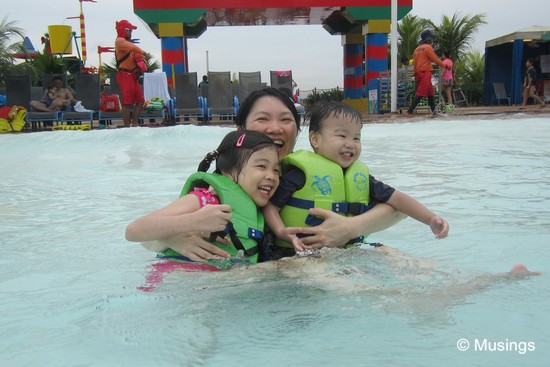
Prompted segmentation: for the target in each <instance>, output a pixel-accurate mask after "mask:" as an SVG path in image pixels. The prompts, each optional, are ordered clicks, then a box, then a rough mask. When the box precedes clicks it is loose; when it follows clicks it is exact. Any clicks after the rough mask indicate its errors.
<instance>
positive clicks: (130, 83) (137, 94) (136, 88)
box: [116, 71, 145, 105]
mask: <svg viewBox="0 0 550 367" xmlns="http://www.w3.org/2000/svg"><path fill="white" fill-rule="evenodd" d="M116 80H117V82H118V86H119V87H120V94H121V100H122V104H126V105H127V104H137V103H143V102H145V99H144V98H143V90H142V89H141V85H140V84H139V82H138V81H137V79H136V77H135V76H134V74H132V73H127V72H125V71H119V72H117V73H116Z"/></svg>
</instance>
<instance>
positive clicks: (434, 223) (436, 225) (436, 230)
mask: <svg viewBox="0 0 550 367" xmlns="http://www.w3.org/2000/svg"><path fill="white" fill-rule="evenodd" d="M430 229H431V230H432V232H433V234H435V238H437V239H441V238H445V237H447V234H448V233H449V223H447V221H446V220H445V219H443V218H441V217H440V216H437V215H436V216H435V217H433V218H432V220H430Z"/></svg>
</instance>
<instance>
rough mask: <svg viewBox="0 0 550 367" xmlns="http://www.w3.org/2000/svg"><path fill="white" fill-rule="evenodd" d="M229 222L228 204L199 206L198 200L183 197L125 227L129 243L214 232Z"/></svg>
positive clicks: (194, 197) (188, 196)
mask: <svg viewBox="0 0 550 367" xmlns="http://www.w3.org/2000/svg"><path fill="white" fill-rule="evenodd" d="M230 219H231V207H230V206H229V205H206V206H204V207H202V208H201V207H200V203H199V198H198V197H197V196H195V195H185V196H183V197H181V198H179V199H178V200H176V201H174V202H173V203H171V204H169V205H168V206H166V207H164V208H162V209H159V210H157V211H154V212H152V213H150V214H148V215H145V216H144V217H141V218H139V219H137V220H135V221H134V222H132V223H130V224H129V225H128V227H126V239H127V240H128V241H133V242H143V241H154V240H163V239H169V238H173V237H176V236H178V235H181V234H184V233H189V232H206V233H208V234H209V233H211V232H217V231H221V230H223V229H225V226H226V225H227V222H228V221H229V220H230Z"/></svg>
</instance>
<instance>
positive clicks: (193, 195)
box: [126, 130, 279, 263]
mask: <svg viewBox="0 0 550 367" xmlns="http://www.w3.org/2000/svg"><path fill="white" fill-rule="evenodd" d="M213 160H216V170H215V171H214V173H206V171H207V170H208V168H209V167H210V164H211V163H212V161H213ZM278 185H279V157H278V155H277V146H276V145H275V143H274V142H273V140H271V138H269V137H268V136H267V135H265V134H262V133H259V132H256V131H250V130H239V131H234V132H231V133H229V134H227V135H226V136H225V138H224V139H223V140H222V142H221V144H220V146H219V147H218V148H217V149H216V150H215V151H213V152H210V153H208V154H207V155H206V157H205V158H204V159H203V161H202V162H201V163H200V165H199V168H198V172H196V173H194V174H193V175H191V176H190V177H189V178H188V180H187V181H186V183H185V185H184V187H183V190H182V192H181V195H180V198H179V199H178V200H176V201H175V202H173V203H171V204H169V205H168V206H166V207H164V208H162V209H159V210H157V211H155V212H153V213H151V214H148V215H146V216H144V217H142V218H140V219H138V220H136V221H134V222H132V223H130V224H129V225H128V227H127V228H126V239H127V240H128V241H135V242H144V241H154V240H167V239H170V241H169V242H168V243H166V242H164V243H163V245H167V246H165V247H169V248H168V249H167V250H164V251H163V255H162V256H161V257H165V258H170V259H177V260H184V261H189V259H188V258H187V257H185V256H182V255H181V254H180V253H178V249H177V246H173V245H174V244H175V243H177V242H178V241H177V239H178V236H180V235H185V234H188V233H198V234H199V235H200V236H201V237H203V238H207V239H209V240H210V241H211V242H214V241H215V242H214V244H215V245H216V246H218V247H220V248H223V249H224V250H225V251H227V252H228V253H229V254H230V255H231V256H232V257H234V256H237V255H238V253H239V256H244V258H245V259H246V260H248V261H249V262H250V263H256V262H257V261H258V253H259V244H260V243H261V240H262V235H263V230H264V218H263V216H262V213H261V212H260V211H259V209H258V207H263V206H265V205H266V204H267V202H268V200H269V198H270V197H271V196H272V195H273V193H274V192H275V189H277V186H278ZM220 204H222V205H220ZM226 235H229V236H228V237H229V238H230V241H229V239H224V237H225V236H226ZM241 254H242V255H241Z"/></svg>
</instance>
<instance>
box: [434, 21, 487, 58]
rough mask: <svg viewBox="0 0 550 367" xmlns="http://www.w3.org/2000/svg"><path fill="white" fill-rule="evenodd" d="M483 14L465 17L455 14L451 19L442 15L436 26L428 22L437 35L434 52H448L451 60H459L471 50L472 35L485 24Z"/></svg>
mask: <svg viewBox="0 0 550 367" xmlns="http://www.w3.org/2000/svg"><path fill="white" fill-rule="evenodd" d="M485 18H486V16H485V14H476V15H466V16H464V17H461V16H460V14H459V13H455V14H454V15H453V16H452V17H451V18H449V17H448V16H446V15H444V16H443V18H442V19H441V24H440V25H436V24H434V23H433V22H432V21H429V23H430V26H431V27H432V28H433V30H434V32H435V33H436V34H437V42H436V44H435V45H434V46H435V49H436V52H437V53H438V54H441V52H442V51H443V50H449V51H450V53H451V59H452V60H459V59H461V58H462V56H463V55H465V54H466V53H467V52H468V51H470V50H471V46H472V42H473V41H474V34H475V33H476V32H477V31H478V29H479V27H480V26H481V25H482V24H487V22H486V20H485Z"/></svg>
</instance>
